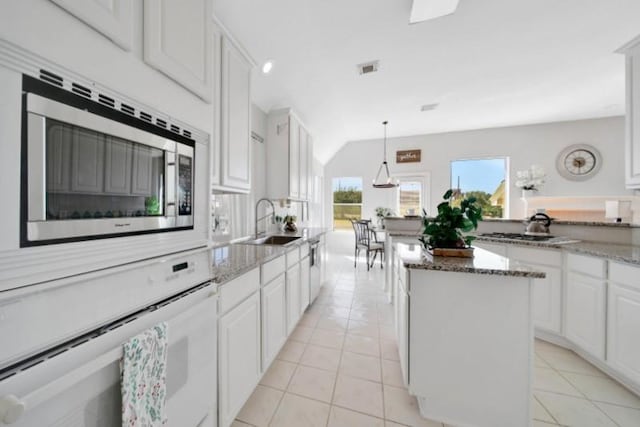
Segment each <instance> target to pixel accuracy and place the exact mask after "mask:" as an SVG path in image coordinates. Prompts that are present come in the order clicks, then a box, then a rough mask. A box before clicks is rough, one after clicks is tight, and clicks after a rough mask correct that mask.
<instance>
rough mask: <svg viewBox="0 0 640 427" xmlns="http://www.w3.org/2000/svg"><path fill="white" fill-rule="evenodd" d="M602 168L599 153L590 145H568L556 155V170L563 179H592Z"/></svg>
mask: <svg viewBox="0 0 640 427" xmlns="http://www.w3.org/2000/svg"><path fill="white" fill-rule="evenodd" d="M601 166H602V156H600V152H599V151H598V150H597V149H596V148H595V147H592V146H591V145H586V144H576V145H570V146H568V147H567V148H565V149H564V150H562V151H561V152H560V154H558V158H557V159H556V168H557V169H558V172H559V173H560V175H562V176H563V177H565V178H567V179H570V180H572V181H584V180H586V179H589V178H591V177H593V176H594V175H595V174H596V173H598V171H599V170H600V167H601Z"/></svg>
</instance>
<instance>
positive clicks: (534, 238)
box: [479, 233, 555, 242]
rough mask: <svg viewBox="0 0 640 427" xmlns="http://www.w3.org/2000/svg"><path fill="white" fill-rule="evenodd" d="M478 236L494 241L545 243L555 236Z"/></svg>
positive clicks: (489, 234) (518, 234)
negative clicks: (510, 240)
mask: <svg viewBox="0 0 640 427" xmlns="http://www.w3.org/2000/svg"><path fill="white" fill-rule="evenodd" d="M479 236H482V237H491V238H494V239H512V240H527V241H531V242H546V241H547V240H551V239H554V238H555V236H551V235H549V236H529V235H527V234H520V233H481V234H479Z"/></svg>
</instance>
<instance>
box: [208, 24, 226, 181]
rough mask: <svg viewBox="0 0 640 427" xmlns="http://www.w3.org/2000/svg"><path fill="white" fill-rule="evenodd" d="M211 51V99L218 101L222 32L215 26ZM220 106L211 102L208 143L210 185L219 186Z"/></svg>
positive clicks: (220, 95)
mask: <svg viewBox="0 0 640 427" xmlns="http://www.w3.org/2000/svg"><path fill="white" fill-rule="evenodd" d="M211 28H212V29H211V50H212V58H211V60H212V62H213V71H212V76H211V79H212V82H213V99H214V100H220V99H221V97H222V38H223V36H222V30H221V29H220V28H219V27H218V26H217V25H215V24H212V27H211ZM221 110H222V105H221V102H213V129H214V130H213V132H212V133H211V139H210V141H209V150H210V155H209V159H210V162H211V185H214V186H219V185H221V184H222V176H221V175H222V171H221V167H222V161H221V160H220V159H221V155H220V153H221V148H220V142H221V141H220V140H221V138H222V131H221V129H220V128H221V126H220V121H221V114H222V112H221Z"/></svg>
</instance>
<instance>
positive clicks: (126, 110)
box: [120, 104, 136, 116]
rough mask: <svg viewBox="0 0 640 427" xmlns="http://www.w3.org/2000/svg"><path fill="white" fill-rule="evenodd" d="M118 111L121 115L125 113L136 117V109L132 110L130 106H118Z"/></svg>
mask: <svg viewBox="0 0 640 427" xmlns="http://www.w3.org/2000/svg"><path fill="white" fill-rule="evenodd" d="M120 110H121V111H122V112H123V113H127V114H131V115H132V116H135V115H136V109H135V108H133V107H132V106H131V105H127V104H120Z"/></svg>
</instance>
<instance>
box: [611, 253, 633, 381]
mask: <svg viewBox="0 0 640 427" xmlns="http://www.w3.org/2000/svg"><path fill="white" fill-rule="evenodd" d="M609 271H610V275H609V279H610V282H609V293H608V298H607V300H608V310H607V362H608V363H609V364H610V365H611V367H613V368H614V369H616V370H618V371H620V372H621V373H623V374H624V375H625V376H627V377H628V378H629V379H631V380H632V381H633V382H635V383H636V384H640V327H639V325H640V284H638V280H637V277H638V273H640V268H638V267H634V266H630V265H624V264H619V263H613V262H612V263H610V270H609Z"/></svg>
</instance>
